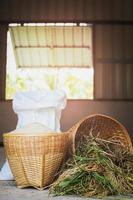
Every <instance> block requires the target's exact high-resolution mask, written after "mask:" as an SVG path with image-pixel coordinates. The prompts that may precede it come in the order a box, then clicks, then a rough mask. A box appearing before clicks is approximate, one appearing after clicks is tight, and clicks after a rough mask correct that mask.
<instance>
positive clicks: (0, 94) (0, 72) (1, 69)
mask: <svg viewBox="0 0 133 200" xmlns="http://www.w3.org/2000/svg"><path fill="white" fill-rule="evenodd" d="M7 30H8V26H7V25H0V100H5V90H6V50H7Z"/></svg>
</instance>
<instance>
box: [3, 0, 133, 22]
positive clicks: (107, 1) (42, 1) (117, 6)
mask: <svg viewBox="0 0 133 200" xmlns="http://www.w3.org/2000/svg"><path fill="white" fill-rule="evenodd" d="M132 8H133V1H132V0H67V1H66V0H22V1H20V0H1V1H0V21H6V20H7V21H12V22H13V21H14V22H19V21H25V22H26V21H38V22H39V21H72V22H73V21H91V20H92V21H93V20H97V21H99V20H103V21H108V20H109V21H112V20H113V21H122V20H128V21H131V20H133V12H132Z"/></svg>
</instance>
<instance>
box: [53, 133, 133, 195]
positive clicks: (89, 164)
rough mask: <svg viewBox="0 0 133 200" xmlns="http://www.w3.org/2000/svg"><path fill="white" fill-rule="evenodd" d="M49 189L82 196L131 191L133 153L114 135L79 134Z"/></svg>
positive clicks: (132, 190) (124, 193)
mask: <svg viewBox="0 0 133 200" xmlns="http://www.w3.org/2000/svg"><path fill="white" fill-rule="evenodd" d="M50 192H51V193H53V194H54V195H66V194H67V195H72V194H76V195H80V196H85V197H92V196H98V197H101V196H102V197H103V196H107V195H118V194H122V195H127V194H131V193H132V192H133V153H131V152H128V151H126V150H125V149H124V148H123V146H122V144H121V143H120V141H119V140H117V141H116V140H115V138H114V139H111V140H110V141H109V140H108V141H107V140H103V139H101V138H99V137H98V136H97V137H93V136H92V135H89V136H88V137H85V138H82V139H81V140H80V142H79V144H78V146H77V149H76V152H75V154H74V155H72V157H71V158H70V159H69V160H68V162H67V164H66V166H65V168H64V169H63V172H62V174H61V175H60V176H59V178H58V180H57V181H56V182H55V183H54V184H53V185H52V187H51V188H50Z"/></svg>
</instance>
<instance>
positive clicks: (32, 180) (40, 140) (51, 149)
mask: <svg viewBox="0 0 133 200" xmlns="http://www.w3.org/2000/svg"><path fill="white" fill-rule="evenodd" d="M68 145H69V137H68V135H67V134H66V133H57V134H47V135H46V134H43V135H42V134H41V135H37V134H36V135H22V134H4V146H5V151H6V156H7V159H8V161H9V164H10V167H11V171H12V173H13V175H14V177H15V180H16V184H17V186H18V187H19V188H24V187H28V186H33V187H35V188H37V189H40V190H41V189H43V188H44V187H45V186H48V185H50V184H51V183H52V182H53V181H54V179H55V175H57V172H58V170H59V168H60V166H61V164H62V162H63V161H64V160H65V157H66V155H67V150H68Z"/></svg>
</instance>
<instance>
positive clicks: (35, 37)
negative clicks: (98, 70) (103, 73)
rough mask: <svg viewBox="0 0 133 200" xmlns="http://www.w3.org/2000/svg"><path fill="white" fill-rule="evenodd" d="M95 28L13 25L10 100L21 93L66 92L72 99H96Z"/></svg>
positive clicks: (9, 55)
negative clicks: (57, 90) (93, 44)
mask: <svg viewBox="0 0 133 200" xmlns="http://www.w3.org/2000/svg"><path fill="white" fill-rule="evenodd" d="M91 43H92V27H91V25H87V24H79V25H78V26H77V24H41V25H40V24H36V25H35V24H24V25H23V26H18V25H17V26H10V27H9V32H8V45H7V78H6V99H11V98H12V97H13V95H14V93H15V92H16V91H18V90H21V91H27V90H35V89H40V90H41V89H46V88H50V89H51V90H52V89H63V90H65V91H66V94H67V97H68V98H69V99H92V98H93V67H92V44H91Z"/></svg>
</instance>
